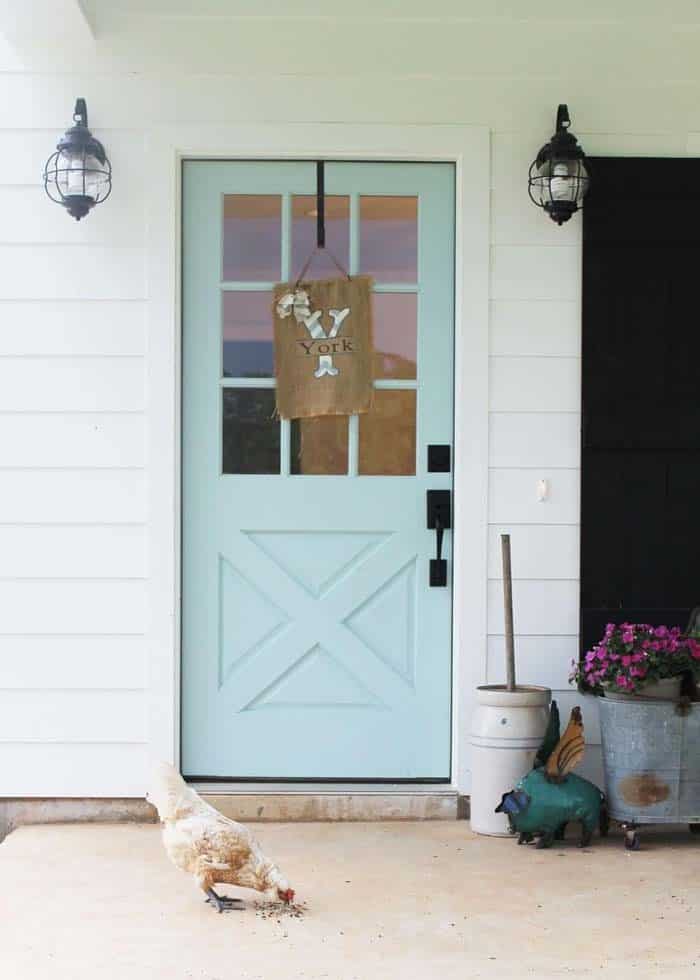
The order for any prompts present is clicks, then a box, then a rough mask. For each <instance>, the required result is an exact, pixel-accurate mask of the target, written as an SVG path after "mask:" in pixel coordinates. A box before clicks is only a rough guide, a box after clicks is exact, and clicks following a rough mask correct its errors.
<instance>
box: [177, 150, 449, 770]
mask: <svg viewBox="0 0 700 980" xmlns="http://www.w3.org/2000/svg"><path fill="white" fill-rule="evenodd" d="M315 175H316V170H315V165H314V164H313V163H311V162H260V161H250V162H223V161H188V162H185V164H184V173H183V208H184V214H183V512H182V513H183V579H182V586H183V621H182V644H183V649H182V768H183V772H184V773H185V775H187V776H190V777H228V778H231V779H237V778H239V779H244V778H248V779H256V778H259V779H263V778H267V779H308V780H314V779H330V780H344V779H346V780H351V779H352V780H401V779H404V780H447V779H449V777H450V742H451V718H450V714H451V710H450V707H451V662H452V658H451V633H452V589H451V577H452V576H451V573H452V561H451V537H452V536H451V532H450V531H447V532H446V533H445V542H444V546H443V556H444V557H446V558H447V559H448V585H447V586H446V587H439V586H438V587H430V585H429V560H430V558H433V557H435V549H436V532H435V531H434V530H429V529H428V527H427V523H426V491H427V490H429V489H450V488H451V486H452V476H451V473H450V472H449V471H445V470H442V471H437V472H429V471H428V447H429V446H438V447H449V446H450V445H451V443H452V426H453V335H454V308H453V307H454V301H453V296H454V281H453V270H454V168H453V167H452V165H450V164H424V163H354V162H342V163H327V164H326V172H325V188H326V195H327V197H326V226H327V235H326V240H327V244H328V246H329V248H330V249H331V250H332V251H333V253H334V254H335V256H336V257H337V258H338V260H339V261H340V263H341V264H342V265H343V266H345V267H346V268H348V269H349V271H350V272H351V273H359V272H362V273H367V274H369V275H372V276H373V277H374V279H375V282H376V289H375V294H374V297H373V302H374V319H375V339H374V347H375V354H374V372H375V377H376V381H375V388H376V391H375V404H374V408H373V410H372V412H371V413H370V414H368V415H362V416H351V417H350V418H347V417H343V418H320V419H310V420H304V421H301V422H299V421H293V422H291V423H290V422H287V421H282V422H280V421H279V420H278V419H276V418H275V393H274V386H275V381H274V366H273V356H272V324H271V314H270V309H271V295H272V294H271V290H272V287H273V285H274V283H275V282H277V281H281V280H287V279H290V278H295V277H296V276H298V274H299V272H300V271H301V267H302V266H303V263H304V261H305V259H306V258H307V256H308V255H309V253H310V252H311V250H312V248H313V245H314V244H315V233H316V199H315V187H316V184H315V179H316V178H315ZM333 268H334V267H333V265H332V264H331V262H330V259H329V258H328V256H327V255H326V254H324V253H320V254H319V256H318V257H317V259H316V260H315V262H314V264H313V265H312V267H311V270H310V273H309V274H310V275H311V276H313V277H325V276H328V275H330V274H333ZM439 453H440V451H438V455H439Z"/></svg>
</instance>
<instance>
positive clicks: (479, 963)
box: [0, 821, 700, 980]
mask: <svg viewBox="0 0 700 980" xmlns="http://www.w3.org/2000/svg"><path fill="white" fill-rule="evenodd" d="M255 833H256V834H257V836H258V838H259V839H260V841H261V843H262V844H263V846H264V848H265V849H266V850H267V851H268V852H269V853H270V855H272V856H273V857H274V858H275V859H276V860H277V861H278V862H279V864H280V866H281V867H282V868H283V869H284V871H285V872H286V873H287V875H288V877H289V879H290V880H291V882H292V884H293V885H294V887H295V888H296V889H297V893H298V899H299V900H300V901H305V902H307V903H308V906H309V911H308V912H307V914H306V916H305V917H304V918H303V919H300V920H297V919H284V920H282V921H281V922H279V923H278V922H277V921H275V919H264V918H262V917H261V916H259V915H258V914H256V911H255V908H254V907H253V906H252V905H250V906H249V907H248V908H246V910H245V911H243V912H236V913H230V914H226V915H216V914H215V913H214V912H213V911H212V910H211V909H210V908H209V907H208V906H207V905H205V904H204V902H203V900H202V896H201V893H200V892H199V891H198V890H197V889H196V887H195V885H194V883H193V882H192V881H191V880H190V879H188V877H187V876H186V875H183V874H182V873H181V872H179V871H177V870H176V869H175V868H174V867H172V866H171V865H170V863H169V862H168V860H167V858H166V856H165V853H164V851H163V848H162V846H161V842H160V834H159V831H158V828H156V827H154V826H147V825H140V826H139V825H137V826H124V825H82V826H80V825H55V826H34V827H22V828H20V829H18V830H16V831H15V832H14V833H12V834H10V835H9V837H8V838H7V839H6V840H5V842H4V843H3V844H2V845H1V846H0V950H1V953H0V959H1V960H2V965H3V971H2V972H3V975H4V976H7V977H13V978H16V980H38V978H41V980H46V978H47V977H50V978H51V980H64V978H65V980H87V978H88V977H89V978H90V980H103V978H104V980H111V978H115V980H117V978H119V980H125V978H128V980H160V978H168V980H173V978H176V980H179V978H182V980H233V978H235V980H239V978H240V980H273V978H276V977H280V978H284V980H296V978H299V980H301V978H303V980H316V978H322V977H328V978H332V980H355V978H356V980H374V978H381V980H385V978H393V977H397V978H398V977H401V978H420V980H423V978H425V980H427V978H439V980H453V978H454V980H457V978H459V980H466V978H472V977H485V978H494V980H495V978H498V980H509V978H516V977H517V978H520V977H523V978H524V977H537V978H541V977H572V976H573V977H588V976H591V977H601V976H610V977H611V978H612V977H615V980H618V978H622V977H624V978H626V977H635V978H640V980H646V978H651V977H654V978H658V977H661V976H666V977H673V980H681V978H685V977H691V976H697V969H698V965H700V930H699V929H698V913H699V912H700V873H699V872H700V840H698V839H692V838H691V837H690V836H689V835H688V834H687V833H685V834H684V833H683V832H681V831H679V832H678V833H669V832H664V833H659V832H648V833H646V834H645V835H644V838H643V847H644V849H643V850H642V851H639V852H637V853H628V852H626V851H625V850H624V849H623V847H622V841H621V838H620V837H619V836H612V837H611V838H609V839H608V840H607V841H604V842H600V841H598V840H596V841H595V842H594V846H593V847H592V848H591V849H590V850H588V851H580V850H579V849H578V848H577V847H576V843H575V840H574V837H573V835H572V839H571V841H567V842H566V843H565V844H563V845H560V846H556V847H554V848H553V849H552V850H551V851H535V850H534V849H533V848H532V847H518V846H517V845H516V844H515V842H514V841H513V840H499V839H490V838H484V837H476V836H475V835H473V834H471V833H470V831H469V828H468V824H466V823H464V822H462V821H454V822H422V823H371V824H360V823H354V824H342V823H340V824H339V823H334V824H294V825H289V824H264V825H258V826H257V827H256V828H255ZM246 897H248V896H246ZM251 897H253V898H254V896H251Z"/></svg>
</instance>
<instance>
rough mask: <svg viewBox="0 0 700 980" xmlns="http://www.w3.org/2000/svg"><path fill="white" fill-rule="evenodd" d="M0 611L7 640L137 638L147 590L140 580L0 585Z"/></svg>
mask: <svg viewBox="0 0 700 980" xmlns="http://www.w3.org/2000/svg"><path fill="white" fill-rule="evenodd" d="M36 574H37V576H40V575H41V568H37V570H36ZM0 608H1V609H2V610H3V613H2V631H3V633H7V634H11V633H38V634H42V633H44V634H46V633H108V634H109V633H137V634H140V633H143V632H144V631H145V629H146V589H145V587H144V583H143V582H140V581H138V580H137V581H115V580H108V581H105V580H99V579H76V580H69V581H65V580H61V579H41V578H37V579H35V580H33V581H32V580H27V579H16V580H12V579H4V580H0Z"/></svg>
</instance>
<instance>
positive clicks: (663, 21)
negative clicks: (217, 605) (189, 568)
mask: <svg viewBox="0 0 700 980" xmlns="http://www.w3.org/2000/svg"><path fill="white" fill-rule="evenodd" d="M112 6H115V5H112ZM194 6H195V5H193V4H191V3H184V2H178V0H172V2H162V3H158V4H155V3H152V4H144V3H140V2H137V0H129V2H125V3H122V4H119V5H118V7H119V11H118V12H114V11H112V10H110V5H109V4H106V3H102V2H96V0H95V2H92V3H87V4H85V7H86V9H87V11H88V14H89V15H90V17H91V19H92V23H93V26H94V28H95V31H96V36H97V40H96V41H95V42H85V40H84V39H79V40H76V41H75V42H73V41H72V40H71V39H66V41H65V43H64V44H62V45H60V46H56V45H51V44H46V45H43V44H42V43H41V42H40V39H39V40H37V41H36V42H32V43H29V42H28V43H26V44H20V45H19V46H18V45H17V44H14V45H9V44H4V43H3V42H2V41H0V69H2V74H1V75H0V92H1V93H2V98H1V99H0V214H2V221H0V447H1V454H0V467H2V475H1V477H0V609H1V610H2V613H1V614H0V618H1V625H0V795H8V796H132V795H133V796H140V795H143V792H144V790H145V780H146V766H147V758H148V742H149V738H150V735H149V728H148V700H149V686H150V684H151V653H152V651H151V650H149V646H148V643H147V639H146V637H147V635H148V630H149V622H148V609H149V594H150V590H151V589H153V588H154V585H155V582H154V579H155V577H157V576H158V575H159V574H160V573H159V563H158V561H157V556H154V555H152V554H151V555H149V554H148V541H149V522H150V519H151V517H150V515H151V510H149V495H148V491H149V481H150V478H151V475H152V469H151V467H152V464H153V459H154V457H156V456H157V454H158V446H157V445H154V437H151V438H150V439H149V438H148V432H149V404H150V403H149V398H150V396H151V393H150V392H149V390H148V383H147V379H148V377H149V373H150V368H151V367H152V365H153V363H154V359H158V358H159V356H160V352H159V350H158V349H157V345H156V346H155V347H154V346H153V344H152V343H151V342H150V340H149V336H148V335H147V323H148V304H149V283H150V279H149V275H150V273H149V267H148V253H147V234H148V228H147V213H148V211H147V203H148V197H149V190H150V188H151V187H152V186H153V185H154V184H155V183H157V182H159V181H162V180H167V179H170V175H166V174H161V173H158V172H152V171H151V170H149V169H148V166H147V163H146V161H147V160H148V157H147V155H146V147H147V145H148V142H149V139H150V136H151V134H152V132H153V130H154V128H157V127H159V126H168V127H170V128H171V129H172V128H173V127H178V126H183V127H184V126H188V127H191V126H193V125H216V126H219V127H221V126H225V127H230V134H231V144H232V146H234V147H235V143H236V126H237V125H240V124H243V123H263V122H265V123H275V122H277V123H289V122H321V123H323V122H329V123H330V122H335V123H338V122H340V123H368V124H372V125H375V126H376V127H377V132H378V133H380V132H381V127H382V125H385V124H406V125H410V124H415V123H431V124H442V123H445V124H459V125H466V126H469V125H473V126H486V127H488V128H489V130H490V132H491V188H490V194H491V271H490V371H489V393H490V394H489V411H490V446H489V467H490V469H489V474H490V475H489V502H488V514H489V517H488V521H489V527H488V538H489V553H488V567H487V568H486V567H485V568H484V576H485V577H487V579H488V636H487V637H484V642H483V646H482V649H480V650H476V651H474V652H473V655H474V656H475V657H477V658H478V660H479V672H480V675H481V677H482V678H483V679H484V680H488V681H489V682H498V681H500V680H501V679H502V670H501V657H502V648H503V637H502V631H503V619H502V608H501V583H500V580H499V576H500V567H499V553H498V535H499V534H500V533H501V532H502V531H504V530H507V531H510V533H511V534H512V538H513V552H514V554H513V562H514V575H515V587H514V592H515V603H516V630H517V633H518V640H517V649H518V658H519V666H520V676H519V679H520V680H521V681H522V682H526V683H538V684H546V685H549V686H551V687H552V688H553V689H554V691H556V692H557V694H556V696H557V697H558V699H559V702H560V706H561V707H562V708H563V709H564V710H567V709H568V708H569V707H570V706H571V705H572V704H573V703H575V702H579V701H580V697H579V696H578V695H575V694H574V693H572V691H571V689H570V688H569V687H568V683H567V679H568V673H569V665H570V661H571V659H572V657H574V656H575V655H576V651H577V629H578V581H577V576H578V522H579V458H580V447H579V424H580V382H579V375H580V357H579V347H580V294H581V222H580V218H579V217H576V218H574V220H572V221H571V222H570V223H569V224H568V225H565V226H564V227H562V228H557V227H556V226H555V225H554V224H553V223H552V222H550V221H548V220H547V218H546V217H545V216H544V215H543V214H542V213H541V212H539V211H538V210H536V209H535V208H534V207H533V206H532V205H531V204H530V203H529V201H528V198H527V190H526V178H527V170H528V166H529V164H530V162H531V159H532V158H533V157H534V155H535V153H536V151H537V149H538V148H539V146H540V145H541V144H542V143H543V142H545V141H546V140H547V139H548V138H549V136H550V135H551V132H552V128H553V123H554V115H555V111H556V106H557V103H558V102H560V101H566V102H568V104H569V107H570V110H571V115H572V124H573V130H574V132H575V133H576V134H577V136H578V137H579V138H580V140H581V142H582V144H583V146H584V148H585V150H586V152H587V153H588V154H589V155H596V154H600V155H605V154H608V155H615V156H623V155H654V156H684V155H686V154H688V153H691V152H697V146H698V145H699V144H698V142H697V138H696V137H694V136H693V135H692V134H693V132H694V131H698V130H700V98H698V96H699V95H700V84H699V81H698V72H699V69H698V61H700V59H698V58H697V52H698V45H699V44H700V35H699V33H698V31H699V30H700V15H697V13H696V12H695V11H694V10H693V9H692V5H691V4H689V3H687V4H683V3H680V2H676V3H672V4H671V8H672V9H671V10H670V11H669V10H668V9H666V10H665V12H664V13H663V15H662V14H660V13H656V12H654V11H653V10H652V9H651V8H652V6H653V5H652V4H648V5H646V6H648V7H649V8H650V12H649V13H648V14H647V15H644V14H643V13H632V12H634V11H637V12H638V11H639V9H640V5H639V4H632V3H631V2H630V3H618V4H617V5H615V4H612V5H611V4H609V3H607V4H603V3H602V2H597V0H596V2H594V3H592V4H587V5H586V6H585V9H582V8H578V9H577V8H572V9H570V10H566V11H561V12H559V11H557V14H558V16H560V17H562V18H567V20H565V21H559V22H554V21H552V22H547V21H537V20H534V19H527V20H526V19H520V20H516V19H515V18H516V17H521V18H523V17H526V16H529V15H527V14H524V13H523V12H522V11H521V10H520V8H519V7H517V5H513V4H510V5H509V4H506V3H499V4H496V5H495V6H496V7H498V8H500V13H499V15H495V14H493V15H489V18H483V17H482V18H481V19H480V17H479V11H478V10H477V6H476V4H473V3H471V2H470V3H466V4H465V3H463V2H445V3H443V4H442V5H441V11H440V16H435V17H430V16H427V15H426V14H425V12H424V8H423V6H422V5H421V6H420V7H419V5H418V4H417V3H416V2H413V0H410V2H409V0H407V2H404V3H403V4H401V8H400V9H401V13H400V14H398V13H395V12H394V11H393V10H392V9H390V7H391V5H390V4H388V3H385V4H379V3H370V2H369V0H366V2H364V0H362V2H359V0H358V2H356V3H354V4H353V5H352V13H350V7H349V6H348V7H347V9H346V8H345V7H344V5H341V4H340V3H339V2H337V0H333V2H331V0H326V2H325V3H320V2H312V0H306V2H303V3H299V4H296V5H295V14H296V16H295V17H291V16H289V13H288V5H287V4H285V3H283V2H282V0H279V2H277V3H273V4H268V5H267V6H268V9H267V10H266V13H267V14H268V15H269V16H267V17H256V16H253V15H254V14H255V13H256V8H255V5H253V4H251V3H247V2H246V3H244V2H242V0H241V2H239V3H235V4H230V3H229V4H223V3H217V2H215V0H210V2H208V3H204V4H198V5H197V12H196V15H195V12H194ZM492 6H493V5H492ZM611 6H613V7H615V6H617V7H618V8H622V9H621V10H620V11H619V12H618V13H617V14H616V13H614V12H613V13H611V11H610V7H611ZM190 7H192V11H190V10H189V8H190ZM232 7H233V8H235V11H236V12H237V13H239V14H241V15H245V16H238V17H231V16H221V15H222V14H223V13H225V12H226V11H228V12H229V13H230V10H231V8H232ZM144 10H151V13H144ZM627 10H629V11H630V13H629V14H627V13H626V11H627ZM693 18H694V19H695V21H696V23H692V22H691V21H692V19H693ZM77 96H83V97H85V98H86V99H87V102H88V109H89V111H90V125H91V128H92V129H93V131H94V132H95V134H96V135H97V136H98V137H99V138H100V139H101V140H102V141H103V142H104V144H105V146H106V148H107V151H108V154H109V156H110V158H111V160H112V163H113V168H114V191H113V194H112V197H111V199H110V201H109V202H108V203H106V204H105V205H104V206H103V207H100V208H97V209H96V210H95V212H94V213H92V214H91V215H89V216H88V217H87V219H85V220H84V221H81V222H80V223H79V224H76V223H75V222H74V221H72V219H70V218H69V217H68V216H67V215H66V214H65V213H63V211H62V209H60V208H58V207H57V206H55V205H53V204H51V203H50V202H48V201H47V200H46V199H45V197H44V192H43V189H42V188H41V186H40V181H39V175H40V173H41V169H42V167H43V163H44V161H45V158H46V157H47V156H48V155H49V153H50V152H51V149H52V146H53V144H54V143H55V139H56V137H57V135H58V134H59V133H60V132H61V130H62V129H63V128H65V127H66V126H67V125H68V122H69V119H70V113H71V111H72V107H73V104H74V101H75V98H76V97H77ZM310 149H311V151H313V148H310ZM173 397H174V396H173ZM167 437H168V434H167V433H163V434H162V438H163V439H166V438H167ZM540 479H546V480H547V481H548V482H549V488H550V497H549V499H548V500H547V501H545V502H538V500H537V494H536V484H537V481H538V480H540ZM456 601H457V602H459V596H457V597H456ZM586 723H587V733H588V740H589V742H590V743H592V744H593V746H594V748H593V750H592V751H591V752H590V753H589V756H588V760H587V763H586V768H587V770H588V771H589V772H591V773H593V774H594V775H595V774H596V773H597V772H599V748H598V743H599V732H598V730H597V712H596V710H595V706H591V708H589V709H588V710H586ZM460 789H461V790H462V791H468V785H467V780H466V778H465V779H464V780H463V785H461V786H460Z"/></svg>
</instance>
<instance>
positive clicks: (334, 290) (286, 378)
mask: <svg viewBox="0 0 700 980" xmlns="http://www.w3.org/2000/svg"><path fill="white" fill-rule="evenodd" d="M272 315H273V319H274V329H275V376H276V378H277V411H278V412H279V414H280V416H281V418H283V419H302V418H311V417H313V416H318V415H353V414H355V413H357V412H368V411H369V409H370V407H371V405H372V395H373V390H374V389H373V384H372V382H373V378H372V350H373V344H372V337H373V333H372V279H371V278H370V277H369V276H352V277H351V278H335V279H319V280H317V281H314V282H299V283H293V282H282V283H279V285H277V286H275V290H274V300H273V304H272Z"/></svg>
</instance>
